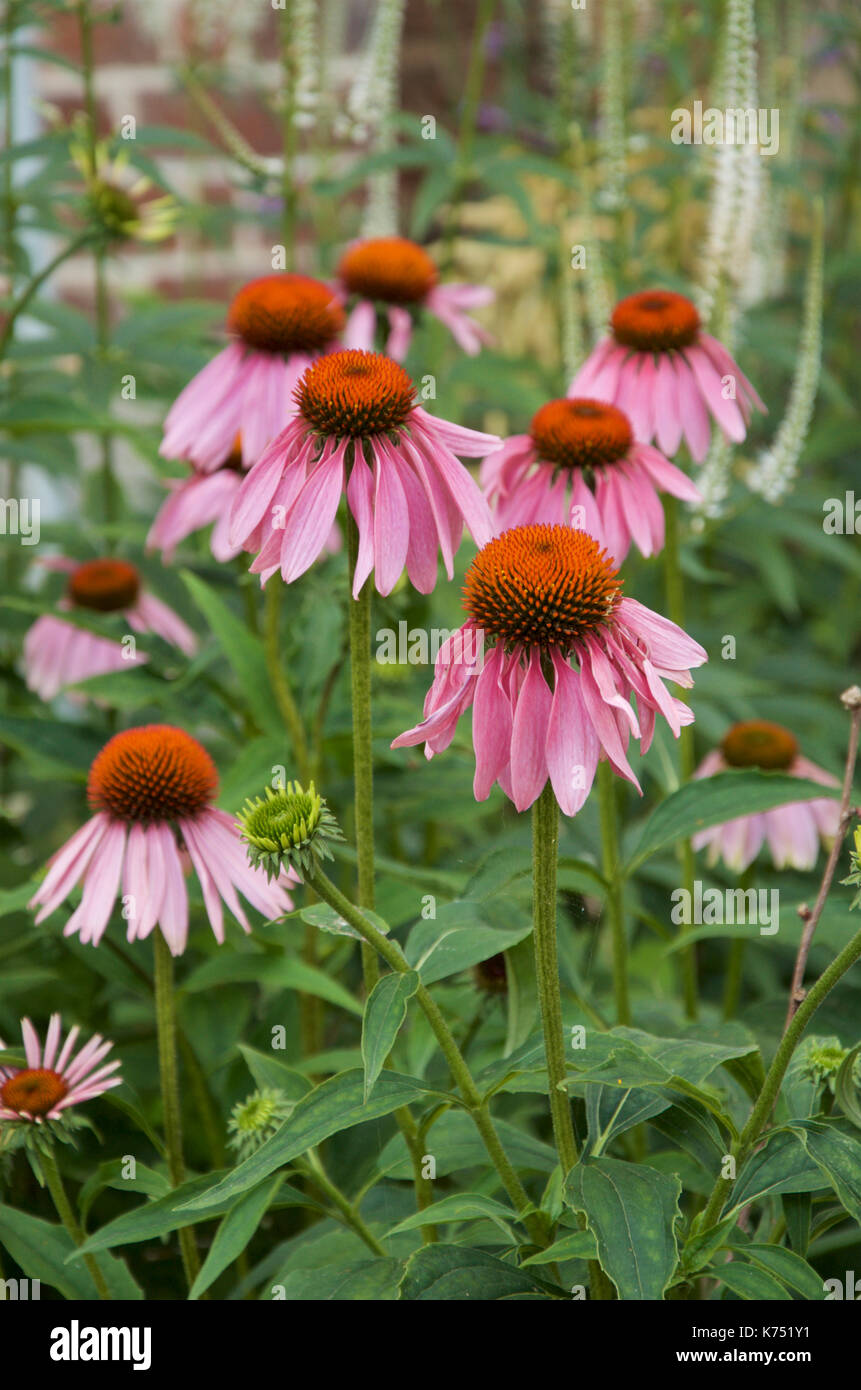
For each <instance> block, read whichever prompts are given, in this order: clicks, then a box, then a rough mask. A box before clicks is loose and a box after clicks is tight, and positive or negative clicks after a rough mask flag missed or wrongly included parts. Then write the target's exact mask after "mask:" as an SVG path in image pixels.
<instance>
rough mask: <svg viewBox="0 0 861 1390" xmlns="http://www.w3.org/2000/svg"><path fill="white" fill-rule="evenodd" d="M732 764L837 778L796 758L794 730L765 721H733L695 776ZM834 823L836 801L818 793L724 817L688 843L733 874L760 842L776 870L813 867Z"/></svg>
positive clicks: (831, 781)
mask: <svg viewBox="0 0 861 1390" xmlns="http://www.w3.org/2000/svg"><path fill="white" fill-rule="evenodd" d="M733 767H759V768H766V769H772V770H774V769H779V770H780V771H781V772H786V773H787V774H788V775H789V776H790V777H803V778H805V779H808V780H810V781H811V782H821V783H822V785H823V786H824V787H839V783H838V781H837V778H836V777H832V776H831V774H830V773H828V772H825V771H823V769H822V768H821V767H817V766H816V763H812V762H810V760H809V759H808V758H804V757H802V756H801V754H800V753H799V751H798V740H797V739H796V738H795V735H794V734H791V733H790V732H789V730H788V729H784V728H783V727H782V726H781V725H780V724H772V723H770V722H769V721H768V720H767V719H749V720H746V721H745V722H744V723H742V724H734V725H733V727H732V728H731V729H730V731H729V733H728V734H726V735H725V737H724V739H723V741H722V743H721V745H720V748H715V749H713V750H712V752H711V753H708V754H707V755H706V757H705V758H704V759H703V761H702V762H701V763H700V766H699V767H698V768H697V770H696V772H695V773H694V776H695V777H713V776H714V775H715V773H716V772H726V771H727V770H728V769H729V768H733ZM839 823H840V802H839V800H832V799H831V798H828V797H823V798H822V800H821V801H820V800H819V799H818V798H817V799H816V800H814V801H797V802H793V803H792V804H790V805H789V806H774V807H772V809H771V810H770V811H759V812H756V813H755V814H753V815H750V816H738V817H736V819H735V820H730V821H724V823H723V824H722V825H713V826H711V827H710V828H709V829H708V830H701V831H699V833H698V834H696V835H695V836H694V837H693V840H692V844H693V847H694V849H704V848H705V847H706V846H708V851H709V852H708V862H709V863H710V864H715V863H716V862H717V860H718V859H723V861H724V863H725V864H726V866H727V868H729V869H732V870H733V871H734V872H735V873H742V872H743V871H744V870H745V869H746V868H747V867H748V865H749V864H752V863H753V861H754V859H755V858H756V856H757V854H758V853H759V851H760V849H761V848H762V845H763V843H764V842H767V843H768V847H769V849H770V850H771V857H772V859H773V860H774V864H775V867H776V868H778V869H784V868H787V867H788V868H792V869H812V868H813V865H814V864H815V863H816V856H817V854H818V853H819V837H820V836H822V837H823V838H824V839H826V840H830V839H833V838H834V836H835V835H836V834H837V828H838V826H839Z"/></svg>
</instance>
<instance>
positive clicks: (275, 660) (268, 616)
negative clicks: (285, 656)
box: [263, 575, 310, 786]
mask: <svg viewBox="0 0 861 1390" xmlns="http://www.w3.org/2000/svg"><path fill="white" fill-rule="evenodd" d="M283 597H284V585H283V584H282V583H281V580H280V579H279V577H278V575H273V576H272V578H271V579H270V580H269V583H268V584H267V585H266V613H265V617H264V633H263V648H264V653H265V657H266V670H267V671H268V672H269V684H270V685H271V686H272V693H273V695H274V696H275V699H276V700H277V702H278V709H279V712H280V714H281V718H282V719H283V720H284V723H285V725H286V728H287V733H288V735H289V738H290V743H291V745H292V751H293V758H294V761H295V763H296V771H297V772H298V774H299V780H300V781H301V782H302V784H303V786H307V784H308V778H309V776H310V762H309V759H308V744H307V741H306V738H305V727H304V725H303V723H302V716H301V715H300V713H299V709H298V706H297V704H296V700H295V697H294V695H293V691H292V690H291V688H290V682H289V680H288V679H287V673H286V671H285V670H284V665H283V663H282V660H281V635H280V618H281V601H282V599H283Z"/></svg>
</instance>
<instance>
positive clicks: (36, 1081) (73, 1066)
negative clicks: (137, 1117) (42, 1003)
mask: <svg viewBox="0 0 861 1390" xmlns="http://www.w3.org/2000/svg"><path fill="white" fill-rule="evenodd" d="M79 1031H80V1030H79V1029H78V1028H73V1029H72V1030H71V1032H70V1033H69V1035H68V1037H67V1038H66V1041H65V1042H64V1043H63V1046H62V1047H60V1015H59V1014H51V1019H50V1022H49V1024H48V1033H47V1036H46V1038H45V1046H44V1049H43V1048H42V1046H41V1044H40V1042H39V1035H38V1033H37V1032H36V1029H35V1028H34V1027H33V1025H32V1023H31V1022H30V1020H29V1018H23V1019H22V1020H21V1035H22V1037H23V1039H24V1051H25V1054H26V1057H27V1065H26V1067H13V1066H10V1064H9V1063H8V1062H5V1063H0V1122H2V1121H9V1120H30V1121H32V1122H34V1123H35V1124H43V1123H44V1121H45V1120H56V1119H57V1118H58V1117H59V1116H60V1115H61V1114H62V1112H63V1111H64V1110H68V1109H69V1107H70V1106H72V1105H80V1104H82V1102H83V1101H85V1100H92V1099H93V1098H94V1096H100V1095H101V1094H102V1093H103V1092H104V1091H108V1090H110V1088H111V1086H120V1085H122V1077H121V1076H115V1075H114V1074H113V1073H114V1072H116V1070H117V1067H119V1066H120V1062H119V1061H113V1062H106V1063H105V1065H104V1066H99V1063H100V1062H101V1061H102V1059H103V1058H104V1057H106V1056H107V1054H108V1053H109V1052H110V1050H111V1048H112V1047H113V1043H112V1042H104V1041H103V1040H102V1039H101V1037H99V1035H98V1034H96V1036H95V1037H94V1038H91V1039H90V1041H89V1042H88V1043H86V1044H85V1045H84V1047H82V1048H81V1049H80V1051H79V1052H78V1054H77V1056H74V1057H73V1056H72V1052H73V1050H74V1046H75V1043H76V1042H77V1039H78V1033H79ZM6 1046H7V1044H6V1043H4V1042H3V1041H2V1039H0V1051H2V1050H4V1049H5V1048H6Z"/></svg>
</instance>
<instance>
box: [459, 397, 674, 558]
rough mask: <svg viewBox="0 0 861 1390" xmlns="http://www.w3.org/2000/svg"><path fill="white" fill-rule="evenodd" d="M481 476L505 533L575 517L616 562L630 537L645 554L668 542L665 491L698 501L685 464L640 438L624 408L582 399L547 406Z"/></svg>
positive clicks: (486, 465) (484, 466)
mask: <svg viewBox="0 0 861 1390" xmlns="http://www.w3.org/2000/svg"><path fill="white" fill-rule="evenodd" d="M481 482H482V486H483V488H484V490H485V493H486V495H487V498H488V500H489V501H490V503H491V505H493V506H494V511H495V515H496V522H497V526H498V528H499V530H500V531H505V530H508V528H509V527H511V526H528V525H532V524H535V523H539V522H549V523H559V524H562V525H564V524H565V523H566V522H568V521H569V520H570V521H571V522H573V524H574V525H575V526H577V527H578V528H579V529H580V530H582V531H588V532H589V535H590V536H594V537H595V539H596V540H599V541H600V542H601V544H602V545H603V546H605V548H606V549H607V550H608V551H609V553H610V555H611V556H612V557H613V560H614V561H615V563H616V564H617V565H620V564H621V563H622V561H623V560H624V558H625V556H626V555H627V553H628V550H629V548H630V545H631V542H632V541H633V542H634V544H635V545H636V546H637V548H638V549H639V550H640V551H641V552H642V553H643V555H654V554H655V552H656V551H658V550H660V549H661V547H662V546H663V544H664V509H663V507H662V505H661V499H660V496H659V493H660V492H669V493H671V494H672V496H673V497H682V498H684V500H685V501H686V502H698V501H699V500H700V493H699V491H698V489H697V488H695V487H694V485H693V483H692V482H691V480H690V478H688V477H687V475H686V474H684V473H682V471H681V469H679V468H675V467H674V466H673V464H671V463H670V462H669V461H668V460H667V459H665V458H664V456H663V454H659V453H658V451H657V449H653V448H652V446H651V445H650V444H638V443H636V442H635V440H634V435H633V431H632V429H631V424H630V421H629V420H628V417H627V416H626V415H624V414H623V413H622V411H621V410H618V409H617V407H616V406H614V405H607V404H606V402H604V401H594V400H587V399H581V398H580V397H577V398H576V399H574V400H560V401H548V402H547V404H546V405H543V406H542V407H541V409H540V410H539V411H538V412H537V414H536V415H535V416H534V417H533V420H532V424H531V426H530V430H529V434H516V435H513V436H512V437H511V438H510V439H507V440H506V441H505V443H504V444H503V446H502V448H501V449H497V450H496V452H495V453H492V454H488V456H487V458H486V459H485V460H484V462H483V464H482V466H481Z"/></svg>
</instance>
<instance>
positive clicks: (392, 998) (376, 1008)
mask: <svg viewBox="0 0 861 1390" xmlns="http://www.w3.org/2000/svg"><path fill="white" fill-rule="evenodd" d="M420 983H421V981H420V979H419V976H418V974H417V973H416V971H415V970H408V971H407V972H406V973H405V974H403V975H400V974H394V973H393V974H390V975H383V977H382V978H381V979H379V980H378V981H377V983H376V984H375V985H374V988H373V989H372V990H371V993H370V994H369V996H368V1000H367V1003H366V1004H365V1014H364V1018H363V1020H362V1061H363V1062H364V1066H365V1093H364V1098H365V1100H366V1101H367V1099H368V1097H369V1096H370V1094H371V1092H372V1091H373V1089H374V1085H375V1083H376V1080H377V1077H378V1076H379V1074H380V1072H381V1071H382V1069H383V1067H384V1066H385V1062H386V1058H387V1057H388V1055H389V1053H390V1052H391V1050H392V1048H393V1047H394V1045H395V1038H396V1037H397V1036H398V1033H399V1032H400V1030H401V1028H402V1026H403V1024H404V1021H405V1019H406V1016H407V1005H408V1003H409V1001H410V999H412V997H413V995H414V994H415V992H416V990H417V989H418V987H419V985H420Z"/></svg>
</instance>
